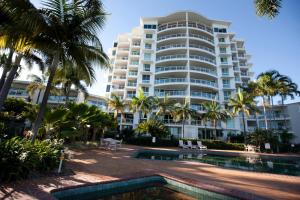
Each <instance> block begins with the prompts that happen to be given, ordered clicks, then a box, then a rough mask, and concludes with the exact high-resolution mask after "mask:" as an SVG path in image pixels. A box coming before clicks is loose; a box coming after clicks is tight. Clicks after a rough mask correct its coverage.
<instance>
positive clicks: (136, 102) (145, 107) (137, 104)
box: [130, 88, 154, 117]
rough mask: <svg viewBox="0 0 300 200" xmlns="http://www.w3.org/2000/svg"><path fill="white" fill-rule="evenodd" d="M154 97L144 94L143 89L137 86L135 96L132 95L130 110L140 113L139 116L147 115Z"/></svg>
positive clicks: (151, 107) (152, 105) (152, 104)
mask: <svg viewBox="0 0 300 200" xmlns="http://www.w3.org/2000/svg"><path fill="white" fill-rule="evenodd" d="M153 99H154V98H153V97H152V96H146V95H145V93H144V91H143V89H142V88H139V90H138V94H137V96H134V97H132V101H131V104H130V106H131V110H132V111H133V112H134V113H136V112H139V113H140V117H141V116H143V117H144V116H145V115H148V113H150V112H151V111H152V109H153V107H154V100H153Z"/></svg>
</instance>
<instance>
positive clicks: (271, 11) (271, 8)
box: [254, 0, 281, 19]
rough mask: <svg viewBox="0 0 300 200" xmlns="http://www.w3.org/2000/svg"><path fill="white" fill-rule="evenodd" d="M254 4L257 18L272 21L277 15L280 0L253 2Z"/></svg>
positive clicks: (257, 0)
mask: <svg viewBox="0 0 300 200" xmlns="http://www.w3.org/2000/svg"><path fill="white" fill-rule="evenodd" d="M254 2H255V7H256V14H257V15H258V16H268V17H269V18H270V19H272V18H274V17H276V16H277V15H278V14H279V9H280V8H281V0H255V1H254Z"/></svg>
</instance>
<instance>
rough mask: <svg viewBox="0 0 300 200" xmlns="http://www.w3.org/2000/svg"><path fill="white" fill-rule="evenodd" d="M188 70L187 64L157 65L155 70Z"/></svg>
mask: <svg viewBox="0 0 300 200" xmlns="http://www.w3.org/2000/svg"><path fill="white" fill-rule="evenodd" d="M183 70H186V66H166V67H162V66H160V67H156V68H155V72H167V71H183Z"/></svg>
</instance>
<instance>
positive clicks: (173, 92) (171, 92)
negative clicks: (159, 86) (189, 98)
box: [155, 90, 186, 97]
mask: <svg viewBox="0 0 300 200" xmlns="http://www.w3.org/2000/svg"><path fill="white" fill-rule="evenodd" d="M155 95H156V96H158V97H164V96H183V97H185V96H186V92H185V91H184V90H169V91H164V92H159V91H155Z"/></svg>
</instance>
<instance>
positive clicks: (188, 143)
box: [187, 140, 197, 149]
mask: <svg viewBox="0 0 300 200" xmlns="http://www.w3.org/2000/svg"><path fill="white" fill-rule="evenodd" d="M187 147H188V148H191V149H197V146H196V145H193V144H192V141H190V140H189V141H187Z"/></svg>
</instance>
